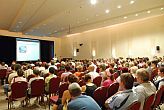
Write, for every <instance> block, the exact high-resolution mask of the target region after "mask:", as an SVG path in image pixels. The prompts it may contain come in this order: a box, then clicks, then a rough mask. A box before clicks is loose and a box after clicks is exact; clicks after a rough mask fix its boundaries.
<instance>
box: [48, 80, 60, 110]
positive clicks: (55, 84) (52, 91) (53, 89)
mask: <svg viewBox="0 0 164 110" xmlns="http://www.w3.org/2000/svg"><path fill="white" fill-rule="evenodd" d="M59 85H60V78H59V77H56V78H51V79H50V82H49V91H48V94H49V97H48V103H49V109H50V97H51V95H56V93H57V91H58V90H59Z"/></svg>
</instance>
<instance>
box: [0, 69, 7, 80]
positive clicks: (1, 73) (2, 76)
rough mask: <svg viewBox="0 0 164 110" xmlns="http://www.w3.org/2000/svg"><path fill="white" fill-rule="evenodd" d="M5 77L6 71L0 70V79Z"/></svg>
mask: <svg viewBox="0 0 164 110" xmlns="http://www.w3.org/2000/svg"><path fill="white" fill-rule="evenodd" d="M6 75H7V69H0V78H5V77H6Z"/></svg>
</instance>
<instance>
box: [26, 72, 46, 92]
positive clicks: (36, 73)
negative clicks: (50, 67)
mask: <svg viewBox="0 0 164 110" xmlns="http://www.w3.org/2000/svg"><path fill="white" fill-rule="evenodd" d="M33 73H34V76H35V77H33V78H31V79H30V80H29V82H28V85H29V91H28V94H31V83H32V81H34V80H37V79H43V80H44V78H43V77H40V76H39V74H40V71H39V70H38V69H34V70H33Z"/></svg>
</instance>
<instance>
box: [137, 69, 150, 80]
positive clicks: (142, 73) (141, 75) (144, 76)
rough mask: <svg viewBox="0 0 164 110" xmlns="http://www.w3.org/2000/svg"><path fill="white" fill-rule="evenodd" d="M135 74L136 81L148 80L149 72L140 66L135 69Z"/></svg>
mask: <svg viewBox="0 0 164 110" xmlns="http://www.w3.org/2000/svg"><path fill="white" fill-rule="evenodd" d="M136 75H137V82H138V83H144V82H148V81H149V77H150V76H149V73H148V71H146V69H144V68H141V69H138V70H137V71H136Z"/></svg>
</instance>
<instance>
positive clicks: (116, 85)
mask: <svg viewBox="0 0 164 110" xmlns="http://www.w3.org/2000/svg"><path fill="white" fill-rule="evenodd" d="M118 88H119V83H113V84H111V85H110V86H109V87H108V92H107V98H109V97H111V96H112V95H114V94H115V93H116V92H117V91H118Z"/></svg>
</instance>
